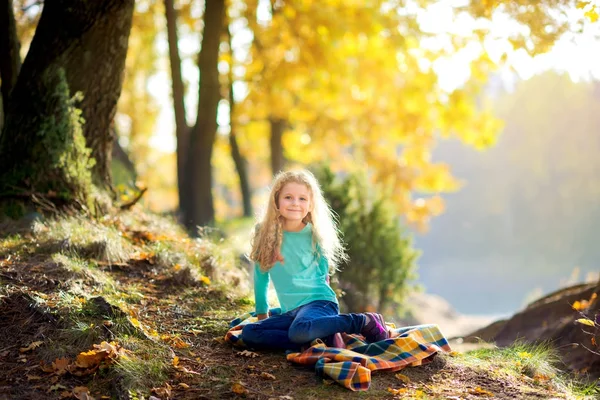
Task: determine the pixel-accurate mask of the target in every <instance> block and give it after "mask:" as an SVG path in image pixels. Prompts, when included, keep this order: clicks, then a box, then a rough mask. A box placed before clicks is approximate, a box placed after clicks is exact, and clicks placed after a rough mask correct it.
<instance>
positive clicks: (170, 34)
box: [165, 0, 191, 215]
mask: <svg viewBox="0 0 600 400" xmlns="http://www.w3.org/2000/svg"><path fill="white" fill-rule="evenodd" d="M165 16H166V19H167V39H168V42H169V60H170V62H171V82H172V91H173V93H172V94H173V110H174V112H175V134H176V138H177V188H178V193H179V211H180V214H181V215H189V214H190V202H189V200H190V196H191V194H190V193H189V192H186V190H185V189H186V188H188V187H189V185H186V184H185V183H186V181H187V180H186V178H185V167H186V157H187V152H188V148H189V141H190V138H189V136H190V127H189V126H188V124H187V121H186V118H185V100H184V98H185V90H184V87H183V78H182V75H181V57H180V56H179V47H178V43H179V39H178V34H177V12H176V11H175V7H174V4H173V0H165Z"/></svg>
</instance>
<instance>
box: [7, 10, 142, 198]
mask: <svg viewBox="0 0 600 400" xmlns="http://www.w3.org/2000/svg"><path fill="white" fill-rule="evenodd" d="M133 6H134V1H133V0H107V1H102V2H79V1H75V0H56V1H52V2H46V4H45V5H44V9H43V11H42V15H41V17H40V22H39V24H38V27H37V30H36V33H35V36H34V38H33V41H32V43H31V47H30V49H29V52H28V54H27V57H26V58H25V62H24V63H23V67H22V68H21V72H20V74H19V77H18V79H17V83H16V85H15V87H14V88H13V90H12V93H11V97H10V101H9V104H8V105H7V107H6V113H5V118H6V120H5V126H4V129H3V133H2V136H0V182H1V183H2V185H3V186H4V187H2V188H0V193H2V192H3V190H4V191H6V190H7V189H10V188H9V187H12V188H14V187H17V188H19V190H18V191H19V192H21V193H23V192H27V191H37V190H41V189H42V188H43V189H45V190H50V191H51V192H53V189H52V187H53V185H54V184H57V183H59V182H60V181H70V182H71V183H73V182H75V181H76V180H77V177H76V176H75V175H76V174H74V173H73V171H69V170H68V169H69V164H72V163H78V162H79V161H80V160H75V159H70V158H68V157H67V158H64V159H61V158H60V157H61V156H60V154H58V153H56V152H55V150H56V149H59V150H61V151H62V150H64V149H63V147H64V146H65V144H67V147H68V146H71V145H73V146H75V147H77V148H80V147H81V148H82V146H80V143H70V142H72V141H73V140H75V142H77V139H76V136H77V135H76V134H77V131H78V129H80V126H79V125H80V124H79V123H78V122H77V121H76V120H77V119H78V118H77V112H76V111H75V110H74V109H73V106H75V107H78V108H80V109H81V113H82V116H83V118H85V124H84V125H83V129H84V130H83V134H84V136H85V144H87V147H88V148H89V149H91V155H92V157H94V158H95V160H96V163H95V165H94V166H91V164H87V163H86V165H87V167H86V168H89V167H90V166H91V167H92V173H93V177H94V180H95V181H96V183H97V184H99V185H100V186H104V187H109V186H110V183H111V182H110V165H109V164H110V155H111V150H112V140H113V137H112V135H111V132H110V129H109V127H110V123H111V121H112V118H113V116H114V113H115V110H116V104H117V100H118V98H119V96H120V93H121V84H122V73H123V69H124V66H125V56H126V54H127V44H128V39H129V31H130V28H131V19H132V15H133ZM65 81H66V82H65ZM65 84H66V85H65ZM76 91H81V93H82V94H83V96H84V98H83V100H82V101H81V102H80V103H72V102H67V103H65V102H64V99H65V96H70V95H73V94H74V93H75V92H76ZM59 117H60V118H59ZM74 135H75V136H74ZM50 137H53V138H54V139H50ZM74 137H75V139H74ZM44 140H46V142H45V143H46V144H45V146H46V147H44V148H40V144H41V143H43V142H44ZM47 146H51V147H50V148H48V147H47ZM55 147H56V149H55ZM80 150H81V149H80ZM78 151H79V150H78ZM75 153H77V152H75ZM75 153H73V152H71V153H70V154H71V156H73V155H74V154H75ZM79 153H81V152H80V151H79ZM69 157H70V156H69ZM48 160H50V161H52V160H54V161H55V162H54V164H56V165H57V166H58V165H62V167H61V168H58V169H57V170H55V171H54V172H53V174H49V173H48V171H44V169H45V168H50V165H44V163H47V162H48ZM61 160H62V161H61ZM40 171H41V172H42V173H40ZM44 172H46V174H44ZM61 174H62V175H63V176H61ZM51 175H53V176H51ZM67 175H68V176H67ZM36 185H37V186H39V187H37V186H36ZM67 186H69V185H67ZM71 186H72V185H71ZM75 186H78V185H75ZM63 189H64V188H62V189H61V190H63ZM70 195H71V193H62V197H63V198H64V199H68V198H70V197H71V196H70ZM67 202H68V200H67Z"/></svg>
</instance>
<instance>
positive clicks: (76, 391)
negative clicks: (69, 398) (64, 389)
mask: <svg viewBox="0 0 600 400" xmlns="http://www.w3.org/2000/svg"><path fill="white" fill-rule="evenodd" d="M71 392H72V393H73V397H75V398H76V399H78V400H93V397H92V396H90V390H89V389H88V388H87V387H85V386H76V387H74V388H73V390H72V391H71Z"/></svg>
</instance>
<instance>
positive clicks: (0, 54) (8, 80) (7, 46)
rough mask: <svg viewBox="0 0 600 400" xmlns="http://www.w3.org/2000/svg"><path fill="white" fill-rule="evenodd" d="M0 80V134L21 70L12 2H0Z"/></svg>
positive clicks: (3, 0) (0, 0)
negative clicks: (0, 90) (9, 99)
mask: <svg viewBox="0 0 600 400" xmlns="http://www.w3.org/2000/svg"><path fill="white" fill-rule="evenodd" d="M0 26H1V27H2V28H1V29H0V80H1V81H2V93H1V94H0V97H1V98H0V132H2V126H3V125H4V110H5V109H6V106H7V104H8V95H9V94H10V92H11V90H12V88H13V87H14V86H15V83H16V82H17V76H18V75H19V70H20V69H21V56H20V55H19V49H20V48H21V45H20V44H19V38H18V37H17V24H16V23H15V16H14V13H13V4H12V0H0Z"/></svg>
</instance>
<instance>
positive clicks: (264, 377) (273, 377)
mask: <svg viewBox="0 0 600 400" xmlns="http://www.w3.org/2000/svg"><path fill="white" fill-rule="evenodd" d="M260 377H261V378H263V379H267V380H271V381H275V380H277V378H275V375H271V374H269V373H268V372H261V373H260Z"/></svg>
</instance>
